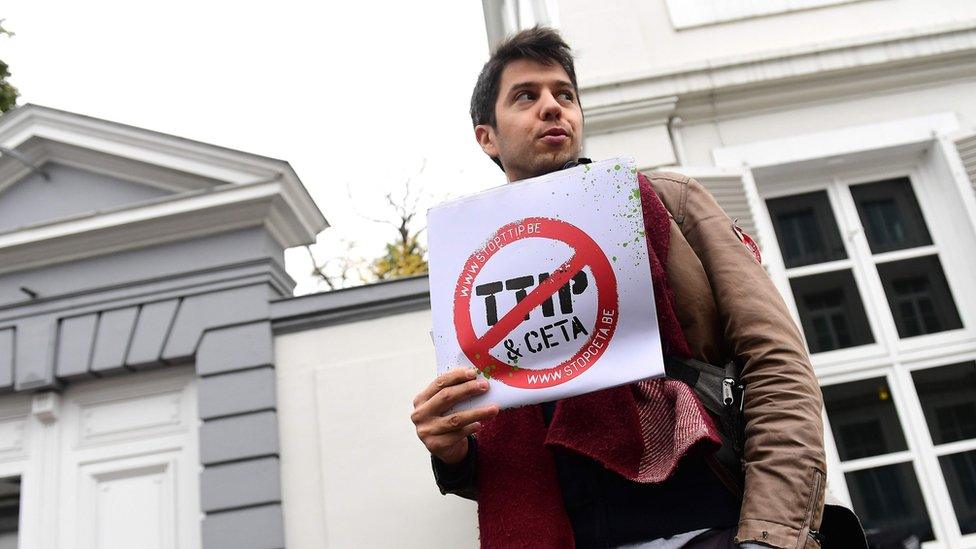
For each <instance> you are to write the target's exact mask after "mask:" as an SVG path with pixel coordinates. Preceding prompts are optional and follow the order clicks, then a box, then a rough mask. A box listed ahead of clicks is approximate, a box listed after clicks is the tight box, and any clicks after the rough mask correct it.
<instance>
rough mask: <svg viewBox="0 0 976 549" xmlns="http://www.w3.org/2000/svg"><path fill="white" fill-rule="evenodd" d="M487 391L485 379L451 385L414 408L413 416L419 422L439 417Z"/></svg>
mask: <svg viewBox="0 0 976 549" xmlns="http://www.w3.org/2000/svg"><path fill="white" fill-rule="evenodd" d="M487 391H488V380H485V379H472V380H469V381H465V382H464V383H460V384H457V385H451V386H448V387H445V388H443V389H441V390H440V391H437V393H435V394H434V396H432V397H431V398H430V399H429V400H428V401H427V402H424V403H422V404H420V406H418V407H416V408H414V414H415V416H416V417H417V418H418V419H420V420H423V419H424V418H428V417H436V416H441V415H444V414H446V413H448V411H450V410H451V408H453V407H454V406H455V405H456V404H457V403H459V402H461V401H463V400H467V399H469V398H471V397H474V396H477V395H480V394H483V393H485V392H487ZM414 423H416V421H414Z"/></svg>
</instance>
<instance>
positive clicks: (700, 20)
mask: <svg viewBox="0 0 976 549" xmlns="http://www.w3.org/2000/svg"><path fill="white" fill-rule="evenodd" d="M861 1H862V0H765V1H762V2H756V1H750V0H724V1H723V2H715V1H714V0H665V3H666V4H667V7H668V16H669V17H670V19H671V25H672V26H673V27H674V28H675V29H676V30H683V29H689V28H694V27H703V26H706V25H714V24H717V23H725V22H728V21H740V20H742V19H754V18H756V17H764V16H768V15H776V14H780V13H790V12H796V11H805V10H811V9H816V8H822V7H826V6H836V5H838V4H850V3H853V2H861Z"/></svg>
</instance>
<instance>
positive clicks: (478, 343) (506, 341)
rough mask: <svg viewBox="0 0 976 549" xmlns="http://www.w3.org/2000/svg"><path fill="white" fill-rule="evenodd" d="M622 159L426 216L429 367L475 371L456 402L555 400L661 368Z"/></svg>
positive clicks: (631, 178) (629, 171)
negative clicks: (483, 385)
mask: <svg viewBox="0 0 976 549" xmlns="http://www.w3.org/2000/svg"><path fill="white" fill-rule="evenodd" d="M641 212H642V210H641V201H640V193H639V191H638V189H637V171H636V169H635V168H634V166H633V161H632V160H629V159H613V160H608V161H604V162H599V163H594V164H587V165H582V166H578V167H575V168H572V169H568V170H562V171H559V172H554V173H551V174H547V175H544V176H540V177H536V178H532V179H527V180H524V181H519V182H517V183H512V184H509V185H505V186H503V187H499V188H495V189H491V190H488V191H485V192H482V193H479V194H477V195H474V196H469V197H466V198H462V199H459V200H455V201H452V202H448V203H445V204H441V205H440V206H437V207H435V208H433V209H431V210H430V212H429V213H428V226H429V231H430V237H429V264H430V299H431V309H432V314H433V339H434V346H435V350H436V354H437V369H438V372H445V371H447V370H450V369H452V368H457V367H471V366H474V367H476V368H478V370H479V372H480V373H481V375H483V376H484V377H485V378H487V379H488V380H489V382H490V389H489V391H488V392H487V393H486V394H484V395H482V396H479V397H476V398H474V399H471V400H470V401H467V402H465V403H463V404H462V405H459V406H458V408H459V409H464V408H470V407H474V406H480V405H484V404H487V403H497V404H499V405H500V406H502V407H503V408H505V407H512V406H518V405H523V404H533V403H538V402H544V401H549V400H556V399H560V398H566V397H569V396H574V395H579V394H583V393H587V392H591V391H595V390H599V389H604V388H607V387H613V386H617V385H622V384H625V383H630V382H632V381H636V380H639V379H643V378H646V377H651V376H660V375H663V374H664V363H663V359H662V355H661V341H660V335H659V333H658V326H657V314H656V312H655V306H654V293H653V289H652V286H651V274H650V267H649V264H648V258H647V243H646V239H645V235H644V223H643V217H642V213H641Z"/></svg>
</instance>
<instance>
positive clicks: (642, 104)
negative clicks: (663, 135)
mask: <svg viewBox="0 0 976 549" xmlns="http://www.w3.org/2000/svg"><path fill="white" fill-rule="evenodd" d="M677 102H678V98H677V97H656V98H650V99H642V100H639V101H633V102H630V103H617V104H610V105H600V106H596V107H593V108H591V109H587V110H586V131H587V133H588V134H590V135H592V134H594V133H604V132H607V131H620V130H627V129H631V128H641V127H646V126H651V125H657V124H665V123H667V121H668V117H669V116H671V115H672V114H673V113H674V108H675V105H676V104H677Z"/></svg>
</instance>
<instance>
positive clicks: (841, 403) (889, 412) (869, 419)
mask: <svg viewBox="0 0 976 549" xmlns="http://www.w3.org/2000/svg"><path fill="white" fill-rule="evenodd" d="M822 390H823V397H824V407H825V408H826V409H827V418H829V419H830V429H831V431H832V432H833V433H834V442H835V443H836V444H837V452H838V453H839V454H840V459H841V461H847V460H851V459H858V458H863V457H869V456H877V455H881V454H890V453H892V452H900V451H902V450H907V449H908V445H907V444H905V435H904V434H902V430H901V423H899V422H898V412H897V411H896V410H895V401H894V400H893V399H892V396H891V390H890V389H889V388H888V381H887V380H886V379H885V378H883V377H877V378H873V379H865V380H861V381H854V382H851V383H840V384H837V385H827V386H825V387H823V389H822Z"/></svg>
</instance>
